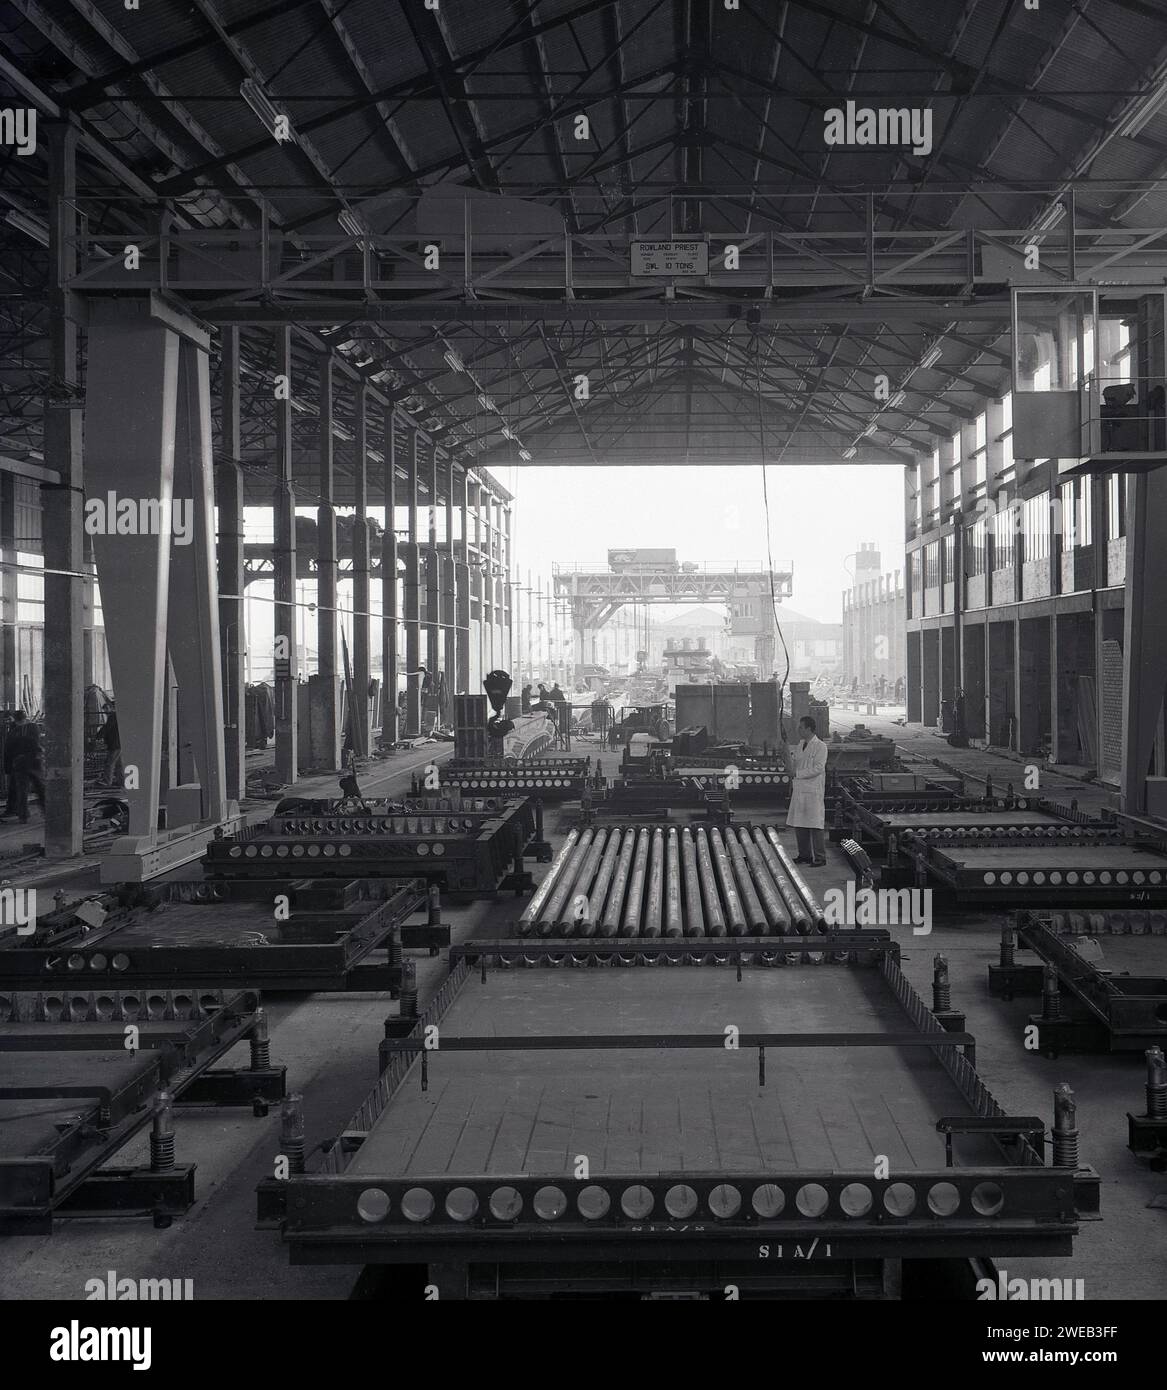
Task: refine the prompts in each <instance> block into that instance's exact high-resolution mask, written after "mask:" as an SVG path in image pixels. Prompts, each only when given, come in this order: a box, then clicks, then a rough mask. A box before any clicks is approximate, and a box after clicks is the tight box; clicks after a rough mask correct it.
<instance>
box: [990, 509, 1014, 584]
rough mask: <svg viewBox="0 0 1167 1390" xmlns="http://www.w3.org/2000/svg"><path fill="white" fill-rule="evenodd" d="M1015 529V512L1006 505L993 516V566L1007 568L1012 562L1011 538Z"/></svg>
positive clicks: (996, 568)
mask: <svg viewBox="0 0 1167 1390" xmlns="http://www.w3.org/2000/svg"><path fill="white" fill-rule="evenodd" d="M1016 531H1017V512H1016V510H1015V508H1013V507H1006V508H1005V510H1004V511H1001V512H998V513H997V514H996V516H994V517H993V556H994V560H993V568H994V569H995V570H1007V569H1009V568H1010V567H1011V566H1012V564H1013V553H1014V552H1013V538H1014V536H1015V534H1016Z"/></svg>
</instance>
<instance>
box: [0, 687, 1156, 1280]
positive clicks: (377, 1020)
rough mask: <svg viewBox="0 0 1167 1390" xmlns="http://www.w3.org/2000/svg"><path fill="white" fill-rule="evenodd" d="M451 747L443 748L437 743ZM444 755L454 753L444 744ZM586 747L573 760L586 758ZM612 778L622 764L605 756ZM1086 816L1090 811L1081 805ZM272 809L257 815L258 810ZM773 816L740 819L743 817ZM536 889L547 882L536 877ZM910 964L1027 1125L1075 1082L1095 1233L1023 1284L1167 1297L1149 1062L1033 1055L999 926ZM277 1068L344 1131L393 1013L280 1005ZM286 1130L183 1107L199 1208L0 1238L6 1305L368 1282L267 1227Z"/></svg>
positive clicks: (1111, 959) (912, 949) (388, 776)
mask: <svg viewBox="0 0 1167 1390" xmlns="http://www.w3.org/2000/svg"><path fill="white" fill-rule="evenodd" d="M853 722H863V723H865V724H867V725H868V727H870V728H873V729H875V731H877V732H881V733H886V734H888V735H889V736H891V737H894V738H896V739H897V741H899V742H900V743H901V744H902V745H903V748H904V752H905V754H908V755H909V756H921V757H939V758H943V759H944V760H945V761H948V762H951V763H953V764H958V763H962V761H963V760H967V764H968V770H969V771H970V772H973V771H976V770H978V769H979V770H980V771H981V772H982V773H983V772H984V771H985V770H986V769H988V768H992V769H993V777H994V781H995V782H996V783H998V785H1001V786H1003V785H1004V782H1005V781H1006V780H1009V779H1010V776H1012V777H1013V778H1016V779H1017V780H1018V781H1020V779H1019V778H1017V764H1016V763H1015V762H1011V761H1010V760H1009V759H1007V758H1002V757H998V756H996V755H993V754H990V753H984V752H978V751H976V750H954V749H951V748H949V747H948V745H947V744H946V743H945V742H944V741H943V740H942V739H939V738H937V737H936V736H935V735H934V734H931V733H928V732H926V731H925V732H919V731H905V730H903V729H901V728H898V727H896V726H895V725H894V724H892V723H891V721H890V719H889V718H887V717H886V716H883V717H881V716H869V715H865V714H863V715H860V714H848V713H847V712H843V711H832V725H833V727H836V728H839V729H840V730H844V729H845V728H846V727H849V726H850V724H852V723H853ZM439 747H440V746H439ZM446 747H447V748H448V745H447V746H446ZM585 747H586V745H585V744H582V743H581V746H580V748H579V749H577V750H576V751H580V752H582V751H585ZM434 751H435V749H434V746H430V747H429V748H426V749H422V750H418V752H416V753H409V754H399V755H397V757H396V758H395V759H394V760H392V761H391V762H389V763H385V764H380V765H377V766H378V769H379V771H380V772H381V774H382V780H380V781H379V782H378V781H377V780H376V779H375V777H374V774H373V773H372V772H368V773H366V774H365V775H364V776H363V777H362V786H363V787H365V788H366V790H367V791H368V792H369V793H370V794H383V792H384V790H386V789H392V790H399V789H400V788H401V786H402V785H403V783H404V782H405V781H406V780H407V778H408V772H409V770H410V767H411V766H416V765H418V764H424V763H425V762H426V761H428V760H429V759H430V758H431V757H433V756H434ZM605 762H606V763H607V765H608V766H609V767H610V766H611V764H612V759H611V757H610V755H608V756H606V757H605ZM300 786H301V788H302V789H304V790H307V789H309V787H311V788H312V789H314V790H317V791H319V792H321V793H324V792H326V791H327V792H329V793H330V792H331V790H332V789H333V788H334V786H335V783H334V781H331V780H329V779H313V781H312V782H311V783H306V784H300ZM1072 790H1073V794H1079V793H1082V792H1089V793H1090V794H1091V799H1093V798H1094V797H1095V796H1096V797H1098V798H1099V799H1100V800H1101V799H1104V798H1105V796H1106V792H1105V791H1104V790H1102V789H1099V788H1097V787H1095V788H1082V787H1081V786H1080V784H1078V783H1075V782H1073V781H1071V780H1068V779H1057V778H1054V777H1053V776H1052V775H1050V776H1049V778H1048V786H1047V785H1046V784H1045V783H1044V782H1043V786H1042V791H1043V792H1046V793H1047V794H1049V795H1052V796H1055V798H1056V799H1059V800H1060V799H1063V798H1064V796H1068V795H1069V794H1071V791H1072ZM1082 804H1083V807H1084V808H1085V804H1086V799H1085V797H1084V796H1083V797H1082ZM261 814H262V811H261ZM747 816H750V817H751V818H754V819H760V817H759V816H758V815H757V813H756V811H752V810H743V813H742V818H743V819H744V818H746V817H747ZM570 820H571V813H570V811H566V812H560V811H557V810H555V809H554V808H552V809H550V810H549V814H548V818H547V827H548V831H549V833H550V835H551V837H552V838H553V839H554V838H555V837H556V836H557V835H559V834H562V833H563V828H564V827H565V826H566V824H568V823H569V822H570ZM828 853H829V857H830V858H829V867H828V868H827V869H825V870H822V871H821V872H820V874H819V875H818V876H817V877H816V878H815V880H814V883H815V885H816V887H818V888H819V889H820V890H821V889H825V888H827V887H830V886H837V885H841V884H842V883H844V882H845V880H846V878H847V877H848V871H847V868H846V865H845V863H844V861H843V860H842V857H841V855H840V854H839V853H838V851H837V850H836V849H835V848H834V847H833V846H831V847H830V848H829V850H828ZM535 872H536V876H539V875H540V874H541V873H542V872H544V869H543V868H542V867H541V866H536V869H535ZM518 910H519V909H518V907H517V903H516V900H515V899H513V898H512V899H510V900H505V901H501V902H496V903H475V904H471V905H469V906H466V907H459V908H453V909H449V910H448V911H447V913H446V915H447V918H448V920H449V921H450V923H451V926H452V929H453V936H454V939H455V940H463V939H465V938H467V937H468V936H470V935H477V936H481V937H486V936H501V935H507V934H509V932H508V928H509V925H510V924H511V923H513V921H514V920H515V918H516V917H517V915H518ZM892 930H893V932H894V933H895V935H896V936H897V938H898V939H899V940H900V943H901V946H902V947H903V951H904V969H905V972H906V973H907V975H908V977H909V978H910V979H911V981H912V983H913V984H914V985H915V987H916V988H917V990H919V991H920V993H921V994H922V995H923V996H924V997H925V999H928V998H930V993H929V990H930V981H931V970H932V957H933V955H934V954H936V953H937V952H938V951H941V952H943V953H944V954H945V955H946V956H947V957H948V959H949V962H950V974H951V980H952V993H953V1003H954V1006H955V1007H957V1008H961V1009H963V1010H965V1012H966V1014H967V1016H968V1024H967V1027H968V1030H969V1031H970V1032H971V1033H973V1034H974V1035H975V1037H976V1039H977V1065H978V1070H979V1072H980V1074H981V1076H982V1078H983V1080H984V1081H985V1083H986V1085H987V1086H988V1087H989V1089H990V1090H991V1091H992V1092H993V1094H994V1095H995V1096H996V1098H997V1099H998V1101H1000V1103H1001V1104H1002V1105H1003V1106H1004V1107H1005V1109H1006V1110H1007V1111H1009V1112H1011V1113H1014V1114H1037V1115H1042V1116H1044V1117H1046V1119H1047V1121H1048V1120H1049V1119H1050V1118H1051V1117H1052V1093H1053V1088H1054V1086H1055V1085H1057V1084H1058V1083H1059V1082H1062V1081H1068V1082H1069V1083H1070V1084H1071V1085H1072V1086H1073V1088H1074V1090H1075V1093H1076V1096H1077V1100H1078V1118H1079V1127H1080V1129H1081V1154H1082V1161H1083V1162H1084V1163H1088V1164H1090V1165H1092V1166H1093V1167H1094V1168H1095V1169H1096V1170H1097V1171H1098V1172H1099V1173H1100V1174H1101V1176H1102V1212H1103V1219H1102V1220H1101V1221H1099V1222H1092V1223H1087V1224H1084V1226H1083V1228H1082V1233H1081V1234H1080V1235H1079V1237H1078V1238H1077V1241H1076V1246H1075V1254H1074V1256H1073V1257H1072V1258H1071V1259H1065V1260H1024V1261H1023V1260H1014V1261H1010V1270H1011V1272H1012V1273H1015V1274H1023V1275H1034V1276H1051V1275H1056V1276H1070V1275H1072V1276H1073V1277H1075V1278H1081V1279H1083V1280H1084V1281H1085V1295H1086V1297H1087V1298H1097V1299H1157V1298H1161V1297H1162V1291H1163V1289H1164V1288H1167V1211H1164V1210H1159V1209H1150V1210H1149V1209H1148V1204H1149V1203H1150V1201H1151V1200H1152V1199H1153V1198H1154V1197H1156V1196H1157V1195H1158V1194H1160V1193H1167V1176H1164V1175H1159V1174H1155V1173H1151V1172H1150V1171H1149V1170H1148V1169H1147V1168H1146V1167H1145V1166H1143V1165H1140V1164H1139V1163H1138V1162H1137V1161H1136V1160H1135V1159H1134V1157H1133V1156H1132V1155H1131V1154H1130V1153H1129V1152H1128V1151H1127V1149H1126V1112H1127V1111H1128V1110H1133V1111H1135V1112H1136V1113H1137V1112H1141V1111H1142V1109H1143V1108H1144V1107H1143V1089H1142V1088H1143V1065H1142V1059H1141V1056H1137V1055H1136V1056H1125V1057H1107V1056H1100V1057H1093V1056H1087V1057H1078V1056H1074V1057H1069V1056H1067V1057H1062V1058H1060V1059H1058V1060H1056V1061H1047V1060H1046V1059H1044V1058H1042V1057H1041V1056H1039V1055H1036V1054H1034V1053H1031V1052H1027V1051H1026V1050H1025V1049H1024V1047H1023V1046H1022V1030H1023V1027H1024V1024H1025V1022H1026V1020H1027V1016H1028V1014H1029V1013H1030V1012H1031V1011H1032V1010H1033V1009H1034V1003H1033V1001H1029V1000H1017V1001H1015V1002H1012V1003H1009V1004H1005V1003H1002V1002H1001V1001H1000V1000H995V999H991V998H990V997H989V995H988V991H987V987H986V969H987V966H988V964H989V963H990V961H993V960H995V959H996V956H997V945H998V934H999V919H998V918H995V917H994V916H992V915H991V914H983V913H968V914H963V915H961V916H960V917H959V918H953V919H949V920H946V921H944V922H943V923H942V924H939V925H936V926H935V927H934V930H933V932H932V934H931V935H930V936H929V937H914V936H913V935H912V933H911V929H910V928H893V929H892ZM1102 945H1103V951H1104V956H1105V957H1106V960H1107V962H1108V963H1111V964H1113V965H1114V966H1115V968H1120V969H1137V970H1139V971H1140V972H1141V973H1157V974H1167V938H1163V937H1140V938H1103V940H1102ZM417 961H418V976H419V985H420V988H421V992H422V1002H423V1003H424V1001H425V998H426V996H427V994H428V993H429V992H432V990H433V989H434V988H435V987H436V985H437V983H438V982H439V981H440V979H441V977H442V975H443V973H444V963H443V961H442V960H441V959H436V960H430V959H429V958H428V957H427V956H425V955H420V956H418V957H417ZM267 1002H268V1006H269V1009H270V1013H271V1021H272V1025H273V1026H272V1057H273V1060H275V1061H277V1062H280V1063H283V1064H286V1065H287V1067H288V1079H289V1086H290V1088H293V1089H295V1090H298V1091H300V1092H302V1093H303V1095H304V1097H305V1109H306V1116H307V1125H308V1137H309V1146H310V1147H311V1146H312V1145H313V1144H317V1143H319V1142H320V1141H321V1140H322V1139H324V1138H326V1137H328V1136H331V1135H334V1134H336V1133H337V1132H339V1131H340V1130H341V1129H342V1128H343V1127H344V1125H345V1123H346V1122H347V1120H348V1119H349V1117H350V1116H351V1115H352V1114H353V1112H354V1111H355V1110H356V1109H357V1108H358V1106H359V1104H360V1102H361V1100H362V1099H363V1097H364V1095H365V1094H366V1092H367V1091H368V1090H370V1089H371V1087H372V1085H373V1083H374V1081H375V1079H376V1069H377V1043H378V1041H379V1039H380V1037H381V1034H382V1028H381V1024H382V1020H383V1019H384V1018H385V1016H386V1015H387V1014H389V1013H393V1012H396V1007H397V1006H396V1005H395V1004H392V1003H390V1002H389V1001H388V1000H387V999H386V998H385V997H384V996H378V995H369V994H358V995H353V994H347V995H329V994H322V995H315V996H312V997H307V998H304V997H283V998H280V997H269V999H268V1001H267ZM278 1137H279V1120H278V1116H277V1115H276V1114H274V1113H273V1114H272V1115H271V1116H269V1117H268V1118H267V1119H263V1120H256V1119H253V1118H252V1117H251V1116H250V1114H249V1113H240V1114H234V1113H231V1112H218V1111H211V1110H186V1109H183V1110H182V1111H181V1112H180V1116H179V1124H178V1158H179V1161H181V1162H187V1163H191V1162H193V1163H196V1164H197V1165H198V1174H197V1190H198V1201H197V1203H196V1205H195V1206H194V1207H193V1208H192V1210H191V1211H190V1213H189V1214H188V1215H187V1216H186V1217H184V1218H183V1219H181V1220H178V1221H176V1222H175V1223H174V1225H173V1226H172V1227H171V1228H170V1229H169V1230H167V1231H155V1230H154V1229H153V1228H152V1226H151V1225H150V1223H149V1222H148V1221H136V1220H135V1221H128V1222H111V1221H77V1220H73V1221H61V1222H59V1223H58V1225H57V1229H56V1231H55V1233H54V1234H53V1235H52V1236H51V1237H50V1236H45V1237H35V1238H20V1239H9V1240H5V1241H3V1242H0V1298H8V1299H33V1298H77V1297H81V1296H83V1291H84V1284H85V1281H86V1280H87V1279H90V1278H93V1277H95V1276H101V1277H104V1275H105V1273H106V1271H108V1270H115V1271H116V1272H117V1274H118V1276H120V1277H126V1276H130V1277H133V1278H151V1277H152V1278H163V1277H165V1278H189V1279H193V1281H194V1291H195V1296H196V1297H197V1298H202V1299H207V1298H232V1299H308V1298H335V1299H343V1298H347V1297H348V1296H349V1293H350V1291H351V1289H352V1287H353V1284H354V1282H355V1278H356V1275H357V1273H358V1272H359V1271H357V1270H356V1269H353V1268H347V1267H337V1268H330V1267H292V1266H290V1265H289V1264H288V1260H287V1255H286V1252H285V1250H284V1249H283V1247H282V1246H281V1244H280V1241H279V1239H278V1237H277V1236H276V1235H275V1234H274V1233H272V1232H269V1231H256V1230H255V1229H254V1214H255V1196H254V1191H255V1185H256V1183H257V1182H258V1181H259V1179H260V1178H262V1177H265V1176H268V1175H269V1174H270V1172H271V1164H272V1160H273V1157H274V1155H275V1153H276V1152H277V1149H278ZM145 1157H146V1147H145V1144H144V1143H135V1144H133V1145H130V1146H127V1148H126V1149H125V1150H123V1152H122V1155H121V1158H120V1160H119V1161H121V1162H140V1161H143V1160H144V1159H145Z"/></svg>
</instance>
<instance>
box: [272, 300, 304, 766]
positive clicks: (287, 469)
mask: <svg viewBox="0 0 1167 1390" xmlns="http://www.w3.org/2000/svg"><path fill="white" fill-rule="evenodd" d="M274 333H275V345H276V375H277V376H281V377H283V378H284V380H285V382H286V384H287V390H286V392H281V395H282V396H284V399H279V398H278V397H277V399H276V402H275V407H276V459H275V464H276V482H275V487H274V489H273V491H272V511H273V514H274V515H273V521H274V539H275V543H274V546H273V549H272V560H273V569H274V572H275V576H274V577H275V585H274V587H275V609H274V614H275V616H274V622H273V630H274V635H275V707H276V708H275V725H276V728H275V734H276V780H277V781H279V782H281V783H283V784H284V785H285V786H286V785H288V784H289V783H291V782H294V781H295V780H296V778H297V776H298V775H299V768H300V763H299V749H298V747H297V731H298V727H299V711H298V710H297V694H298V690H297V682H296V676H297V673H298V670H299V660H300V654H299V652H298V651H297V650H296V607H295V603H296V494H295V490H294V489H293V486H292V330H291V328H290V327H289V326H281V327H279V328H276V329H275V330H274Z"/></svg>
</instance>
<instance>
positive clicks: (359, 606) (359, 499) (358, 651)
mask: <svg viewBox="0 0 1167 1390" xmlns="http://www.w3.org/2000/svg"><path fill="white" fill-rule="evenodd" d="M368 427H369V395H368V388H367V387H366V386H365V385H364V384H363V383H362V385H360V386H358V387H357V399H356V417H355V419H354V421H353V434H354V435H355V436H356V442H355V443H354V445H353V449H354V460H353V506H354V508H355V513H354V515H353V689H352V709H351V711H350V716H349V723H350V727H351V730H352V746H353V752H354V753H355V754H356V756H357V757H358V758H363V757H365V756H367V754H368V752H369V616H368V615H369V451H368V444H369V435H368Z"/></svg>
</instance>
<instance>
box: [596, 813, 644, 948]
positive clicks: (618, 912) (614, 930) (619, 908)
mask: <svg viewBox="0 0 1167 1390" xmlns="http://www.w3.org/2000/svg"><path fill="white" fill-rule="evenodd" d="M619 834H621V832H620V831H613V832H612V836H613V839H615V838H616V836H618V835H619ZM623 837H624V839H623V843H622V845H621V846H620V858H619V859H618V860H617V862H616V872H615V873H614V874H613V875H612V886H611V888H610V889H609V890H608V901H607V902H606V903H605V904H604V915H603V916H602V917H601V918H600V934H601V935H602V936H618V935H619V934H620V922H621V918H622V914H623V909H624V898H625V896H626V894H627V892H628V879H629V877H630V876H631V874H632V855H633V852H634V851H635V849H636V831H635V830H625V831H623Z"/></svg>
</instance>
